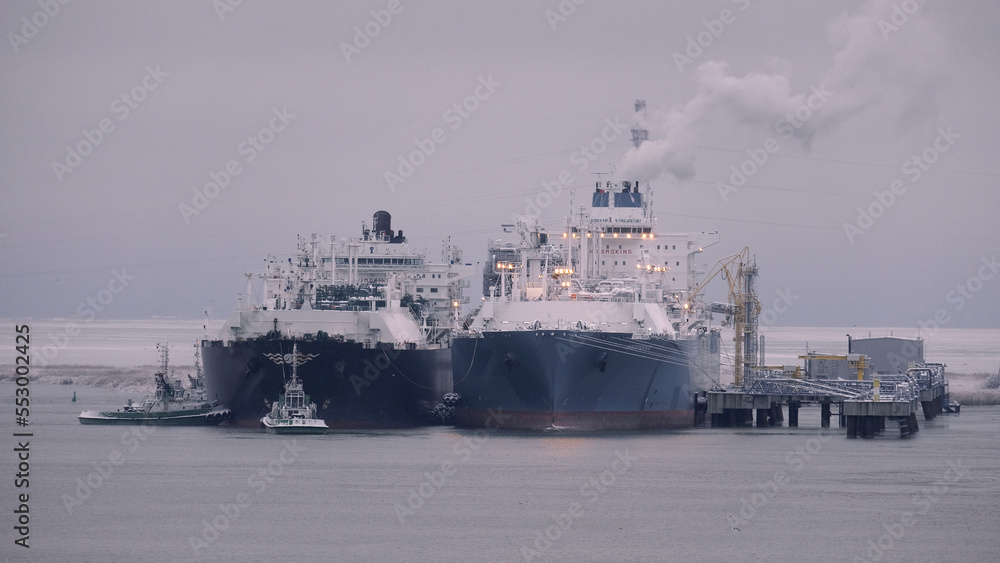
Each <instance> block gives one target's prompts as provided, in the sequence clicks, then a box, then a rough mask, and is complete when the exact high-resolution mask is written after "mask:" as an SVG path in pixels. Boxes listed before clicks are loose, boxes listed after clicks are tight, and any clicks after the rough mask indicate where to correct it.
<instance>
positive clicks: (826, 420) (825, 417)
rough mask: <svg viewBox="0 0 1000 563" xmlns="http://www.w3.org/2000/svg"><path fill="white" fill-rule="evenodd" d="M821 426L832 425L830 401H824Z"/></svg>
mask: <svg viewBox="0 0 1000 563" xmlns="http://www.w3.org/2000/svg"><path fill="white" fill-rule="evenodd" d="M820 426H821V427H823V428H829V427H830V403H822V410H821V414H820Z"/></svg>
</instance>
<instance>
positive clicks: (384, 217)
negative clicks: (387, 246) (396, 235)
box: [372, 211, 392, 240]
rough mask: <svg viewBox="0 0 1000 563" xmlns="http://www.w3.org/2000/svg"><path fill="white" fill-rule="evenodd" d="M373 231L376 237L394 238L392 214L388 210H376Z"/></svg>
mask: <svg viewBox="0 0 1000 563" xmlns="http://www.w3.org/2000/svg"><path fill="white" fill-rule="evenodd" d="M372 231H374V232H375V237H376V238H385V239H388V240H392V215H390V214H389V212H388V211H376V212H375V215H374V216H373V217H372Z"/></svg>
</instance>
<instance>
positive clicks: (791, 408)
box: [788, 402, 799, 428]
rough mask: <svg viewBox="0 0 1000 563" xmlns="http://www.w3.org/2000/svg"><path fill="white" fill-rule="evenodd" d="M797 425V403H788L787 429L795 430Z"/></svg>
mask: <svg viewBox="0 0 1000 563" xmlns="http://www.w3.org/2000/svg"><path fill="white" fill-rule="evenodd" d="M798 425H799V403H796V402H791V403H788V427H789V428H795V427H797V426H798Z"/></svg>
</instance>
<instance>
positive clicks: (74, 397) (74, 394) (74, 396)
mask: <svg viewBox="0 0 1000 563" xmlns="http://www.w3.org/2000/svg"><path fill="white" fill-rule="evenodd" d="M73 402H74V403H75V402H76V391H73Z"/></svg>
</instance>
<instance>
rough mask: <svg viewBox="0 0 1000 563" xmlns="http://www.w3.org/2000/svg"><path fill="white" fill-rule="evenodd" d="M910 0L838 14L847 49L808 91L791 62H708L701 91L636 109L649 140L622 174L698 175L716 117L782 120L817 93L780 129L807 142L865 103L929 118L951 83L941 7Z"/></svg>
mask: <svg viewBox="0 0 1000 563" xmlns="http://www.w3.org/2000/svg"><path fill="white" fill-rule="evenodd" d="M912 3H913V5H915V6H919V8H918V9H917V11H916V12H914V13H911V14H905V13H903V12H901V11H900V8H899V7H898V6H899V3H898V0H873V1H872V2H870V3H869V4H868V5H867V6H865V7H864V8H863V9H862V10H861V11H860V12H858V13H857V14H855V15H847V14H845V15H843V16H841V17H839V18H837V19H836V20H835V21H834V22H833V23H832V24H831V25H830V28H829V31H828V35H829V39H830V41H831V43H832V44H833V45H834V47H835V48H838V49H839V50H838V52H837V53H836V54H835V55H834V57H833V65H832V66H831V68H830V69H828V70H827V71H826V72H824V73H823V74H822V75H821V76H820V77H819V79H818V81H817V83H816V84H815V85H814V86H812V87H811V88H808V89H806V91H804V92H800V93H795V94H793V93H792V89H791V80H790V78H789V74H790V73H789V72H787V71H772V72H770V73H762V72H751V73H748V74H746V75H745V76H742V77H737V76H732V75H731V74H729V72H728V66H727V65H726V63H724V62H717V61H708V62H706V63H704V64H702V65H701V66H700V67H698V70H697V72H696V73H695V79H696V80H697V83H698V87H699V88H698V93H697V94H696V95H695V96H694V97H693V98H692V99H691V100H689V101H688V102H687V103H685V104H683V105H680V106H676V107H674V108H672V109H669V110H664V111H661V112H658V113H654V114H651V115H649V116H646V117H645V118H644V117H643V116H642V115H641V114H637V115H636V119H637V121H638V123H639V125H640V126H641V127H642V128H645V129H648V130H649V131H650V140H648V141H646V142H644V143H642V144H641V145H640V146H639V147H638V148H632V149H629V150H628V152H626V153H625V155H624V156H623V157H622V161H621V163H620V165H619V166H618V170H619V171H620V172H621V175H622V177H628V178H634V177H640V178H645V179H647V180H652V179H655V178H657V177H659V176H661V175H662V174H664V173H666V174H669V175H670V176H673V177H674V178H676V179H679V180H685V179H688V178H691V177H692V176H694V174H695V170H696V168H695V156H696V155H695V153H694V151H693V149H694V147H696V146H697V145H698V141H699V137H700V136H701V135H702V134H703V133H704V130H705V129H706V126H707V125H709V124H710V123H718V122H722V121H723V120H725V122H727V123H730V124H732V125H734V126H740V127H750V128H758V129H759V128H762V127H764V128H769V129H770V128H775V127H778V126H779V125H780V124H781V123H783V119H785V118H786V116H788V115H795V113H796V110H800V111H802V110H801V108H803V106H804V105H807V104H810V102H811V103H812V106H811V107H812V109H816V107H817V105H819V106H820V107H819V108H818V109H816V111H812V110H810V112H809V114H808V115H809V118H808V119H807V120H805V121H796V122H795V123H796V127H791V128H790V127H788V126H787V123H788V121H787V119H785V121H784V123H785V124H786V125H785V127H784V129H783V130H782V131H780V132H782V133H784V134H785V135H784V136H785V138H790V139H795V140H796V141H797V142H798V144H799V145H800V146H801V147H802V148H803V149H804V150H808V149H809V148H810V146H811V143H812V141H813V139H814V138H815V137H816V136H817V135H821V134H824V133H828V132H830V131H832V130H834V129H835V128H836V127H838V126H839V125H840V124H841V123H843V122H845V121H846V120H848V119H849V118H851V117H852V116H855V115H857V114H860V113H861V112H864V111H871V110H880V111H884V112H891V115H892V117H893V119H894V120H895V122H896V124H897V127H898V128H899V129H900V130H903V131H905V130H906V129H909V128H912V127H914V126H916V125H918V124H921V123H923V122H925V121H926V119H928V118H929V117H931V116H933V115H934V114H935V113H936V112H937V110H938V103H937V97H938V92H939V88H940V87H941V85H942V84H944V83H946V80H944V76H945V74H946V64H945V63H946V60H947V43H946V42H945V41H944V38H943V37H942V35H941V34H940V32H939V31H938V30H937V28H936V26H935V24H936V21H935V20H934V16H933V14H930V13H924V10H925V9H926V5H923V4H917V2H916V0H913V2H912ZM903 4H907V3H906V2H904V3H903ZM771 66H776V67H782V66H785V67H787V66H788V65H786V64H782V63H780V62H779V63H778V64H772V65H771ZM817 93H820V94H819V97H820V98H823V100H822V101H821V103H817V102H818V98H817ZM822 93H828V95H826V96H824V95H822ZM810 97H812V100H810ZM800 115H801V113H800Z"/></svg>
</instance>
